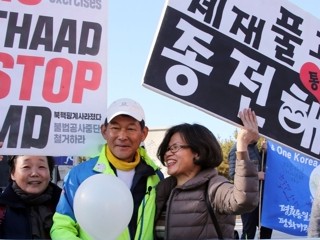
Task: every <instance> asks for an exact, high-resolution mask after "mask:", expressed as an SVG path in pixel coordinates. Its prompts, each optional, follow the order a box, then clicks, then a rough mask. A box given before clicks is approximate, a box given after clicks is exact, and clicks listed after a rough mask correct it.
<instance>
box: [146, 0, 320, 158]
mask: <svg viewBox="0 0 320 240" xmlns="http://www.w3.org/2000/svg"><path fill="white" fill-rule="evenodd" d="M319 44H320V21H319V20H318V19H316V18H315V17H313V16H312V15H310V14H308V13H307V12H305V11H303V10H302V9H300V8H298V7H297V6H295V5H293V4H291V3H290V2H288V1H285V0H256V1H251V0H241V1H237V0H228V1H226V0H216V1H199V0H169V1H167V5H166V6H165V9H164V12H163V16H162V19H161V22H160V25H159V29H158V32H157V34H156V37H155V41H154V45H153V46H152V50H151V53H150V58H149V59H148V63H147V66H146V70H145V74H144V80H143V86H144V87H147V88H149V89H151V90H153V91H156V92H158V93H160V94H163V95H166V96H168V97H170V98H173V99H175V100H177V101H181V102H183V103H186V104H188V105H191V106H194V107H196V108H198V109H200V110H202V111H205V112H206V113H208V114H211V115H213V116H215V117H218V118H220V119H222V120H225V121H226V122H229V123H231V124H234V125H236V126H239V124H240V123H241V122H240V119H239V118H238V112H239V111H240V110H242V109H243V108H246V107H250V108H252V109H253V110H254V111H255V112H256V114H257V116H258V120H259V127H260V133H261V134H262V135H264V136H266V137H267V138H269V139H273V140H275V141H277V142H280V143H283V144H285V145H287V146H289V147H291V148H293V149H296V150H298V151H300V152H303V153H305V154H308V155H310V156H313V157H315V158H319V154H320V121H319V107H320V106H319V100H320V85H319V68H318V67H319V66H320V61H319V58H320V46H319Z"/></svg>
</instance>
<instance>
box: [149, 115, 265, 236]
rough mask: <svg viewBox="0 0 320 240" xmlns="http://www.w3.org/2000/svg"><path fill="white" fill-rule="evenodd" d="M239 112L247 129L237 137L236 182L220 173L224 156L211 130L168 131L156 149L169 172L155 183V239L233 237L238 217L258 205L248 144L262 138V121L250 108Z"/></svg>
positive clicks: (188, 126) (192, 126)
mask: <svg viewBox="0 0 320 240" xmlns="http://www.w3.org/2000/svg"><path fill="white" fill-rule="evenodd" d="M239 116H240V118H241V120H242V122H243V128H242V129H241V130H240V131H239V134H238V139H237V142H238V144H239V145H238V152H237V157H238V158H237V159H238V160H237V163H236V176H235V182H234V185H233V184H232V183H231V182H229V180H227V179H226V178H225V177H223V176H220V175H218V171H217V169H216V167H218V166H219V165H220V164H221V162H222V160H223V155H222V150H221V147H220V144H219V142H218V141H217V139H216V137H215V136H214V134H213V133H212V132H210V131H209V130H208V129H207V128H206V127H204V126H202V125H199V124H188V123H184V124H180V125H176V126H173V127H171V128H170V129H168V131H167V132H166V134H165V136H164V139H163V141H162V142H161V144H160V146H159V148H158V152H157V156H158V158H159V159H160V161H161V163H162V164H163V165H165V166H166V167H167V171H168V175H170V176H169V177H167V178H166V179H164V180H162V181H161V182H160V183H159V184H158V186H157V198H156V204H157V205H156V207H157V209H156V217H155V226H156V238H157V239H166V240H170V239H174V240H179V239H181V240H182V239H183V240H184V239H217V238H219V239H223V238H225V239H232V238H233V234H234V227H235V217H236V215H238V214H241V213H244V212H250V211H251V210H253V209H254V208H255V207H256V206H257V204H258V198H259V192H258V183H259V182H258V172H257V166H256V164H255V162H254V161H250V159H249V156H248V153H247V146H248V144H249V143H250V142H251V141H253V140H256V139H257V138H258V137H259V132H258V124H257V119H256V115H255V113H254V112H253V111H251V110H250V109H245V110H244V111H243V112H240V113H239ZM211 209H212V210H213V211H212V213H213V214H212V215H211V214H209V211H208V210H211ZM159 229H164V231H162V232H161V231H158V230H159Z"/></svg>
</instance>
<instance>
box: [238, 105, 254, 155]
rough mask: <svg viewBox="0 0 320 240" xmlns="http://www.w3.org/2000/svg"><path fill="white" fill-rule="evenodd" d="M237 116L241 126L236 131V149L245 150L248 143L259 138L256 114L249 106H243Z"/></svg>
mask: <svg viewBox="0 0 320 240" xmlns="http://www.w3.org/2000/svg"><path fill="white" fill-rule="evenodd" d="M239 117H240V119H241V121H242V124H243V126H242V128H241V130H240V131H239V133H238V137H237V138H238V141H237V149H238V151H246V150H247V147H248V145H249V144H250V143H253V142H257V141H258V139H259V130H258V121H257V116H256V114H255V112H254V111H252V110H251V109H250V108H245V109H243V110H242V111H240V112H239Z"/></svg>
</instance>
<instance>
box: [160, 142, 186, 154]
mask: <svg viewBox="0 0 320 240" xmlns="http://www.w3.org/2000/svg"><path fill="white" fill-rule="evenodd" d="M189 147H190V146H189V145H182V144H173V145H171V146H170V147H168V148H167V151H166V152H168V151H170V152H171V153H176V152H178V151H179V150H180V149H181V148H189Z"/></svg>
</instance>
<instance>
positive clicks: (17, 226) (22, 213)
mask: <svg viewBox="0 0 320 240" xmlns="http://www.w3.org/2000/svg"><path fill="white" fill-rule="evenodd" d="M49 185H50V186H51V187H52V189H53V192H52V197H51V199H49V200H48V201H46V202H44V203H43V205H44V206H46V207H48V211H50V212H51V211H52V215H53V214H54V212H55V209H56V206H57V204H58V201H59V198H60V194H61V188H60V187H58V186H57V185H55V184H53V183H51V182H50V183H49ZM29 213H30V207H29V206H28V205H27V204H26V203H25V202H24V201H23V200H22V199H21V198H20V197H19V196H18V195H17V194H16V193H15V192H14V190H13V189H12V183H10V184H9V186H8V187H7V188H6V189H5V190H4V191H3V193H2V194H0V239H33V237H32V225H31V221H30V217H29V215H30V214H29ZM51 219H52V216H51ZM50 221H51V220H49V222H50ZM50 228H51V226H50V227H47V228H46V229H45V231H46V234H47V236H50Z"/></svg>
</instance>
